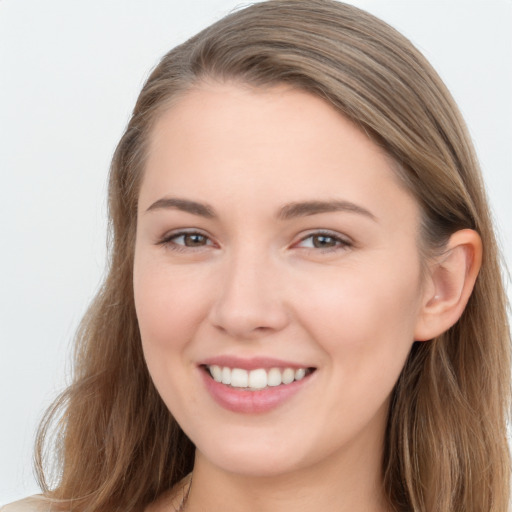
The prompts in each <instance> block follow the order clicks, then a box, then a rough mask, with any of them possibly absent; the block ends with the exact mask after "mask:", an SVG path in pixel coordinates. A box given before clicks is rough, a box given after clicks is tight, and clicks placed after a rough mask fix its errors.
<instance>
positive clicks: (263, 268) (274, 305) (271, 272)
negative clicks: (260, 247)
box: [210, 254, 289, 340]
mask: <svg viewBox="0 0 512 512" xmlns="http://www.w3.org/2000/svg"><path fill="white" fill-rule="evenodd" d="M280 274H282V272H281V273H280V272H279V269H278V268H277V265H276V264H273V263H272V262H271V261H270V258H264V257H257V256H254V255H252V256H249V255H247V254H245V255H243V254H240V255H239V257H236V258H235V257H233V258H231V259H230V260H228V261H225V262H224V267H223V269H222V270H221V275H219V276H218V277H219V279H218V281H217V282H219V283H220V285H219V290H218V293H217V294H216V299H215V301H214V303H213V304H212V307H211V310H210V322H211V323H212V324H213V325H214V326H215V327H216V328H217V329H219V330H221V331H223V332H225V333H226V334H229V335H230V336H231V337H233V338H236V339H240V340H242V339H254V338H258V337H261V336H265V335H268V334H271V333H274V332H277V331H280V330H282V329H284V328H285V327H286V326H287V325H288V323H289V311H288V308H287V305H286V300H285V291H284V289H283V287H282V286H280Z"/></svg>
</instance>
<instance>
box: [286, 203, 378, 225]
mask: <svg viewBox="0 0 512 512" xmlns="http://www.w3.org/2000/svg"><path fill="white" fill-rule="evenodd" d="M330 212H348V213H357V214H360V215H364V216H365V217H369V218H370V219H372V220H374V221H376V220H377V218H376V217H375V215H373V213H371V212H370V211H369V210H367V209H366V208H363V207H362V206H359V205H357V204H354V203H351V202H350V201H339V200H333V201H303V202H297V203H290V204H287V205H285V206H283V207H282V208H281V210H280V211H279V215H278V217H279V218H280V219H282V220H289V219H293V218H295V217H307V216H308V215H316V214H319V213H330Z"/></svg>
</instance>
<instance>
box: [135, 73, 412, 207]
mask: <svg viewBox="0 0 512 512" xmlns="http://www.w3.org/2000/svg"><path fill="white" fill-rule="evenodd" d="M164 194H172V195H185V196H187V197H193V198H194V199H197V200H201V201H206V202H212V201H219V202H220V203H221V204H229V199H232V198H234V197H241V196H247V200H248V203H250V202H251V201H249V199H253V198H255V197H259V198H260V199H261V200H263V199H264V202H266V203H268V202H269V201H270V200H275V202H276V203H278V202H281V203H285V202H290V201H300V200H310V199H312V198H313V199H325V197H327V196H333V195H335V196H340V198H342V199H347V200H351V201H358V202H362V203H367V202H372V201H373V203H374V207H375V208H377V209H378V207H379V205H381V206H384V205H385V204H386V203H387V202H389V200H396V197H395V196H401V199H402V200H407V201H409V202H411V201H412V198H411V197H410V196H409V194H408V193H407V192H406V191H405V189H404V188H403V187H402V185H401V182H400V180H399V178H398V177H397V174H396V172H395V171H394V164H393V162H392V160H391V158H390V157H389V156H388V155H387V154H386V153H385V152H384V151H383V150H382V149H381V148H380V147H379V146H378V145H377V144H375V143H374V142H373V141H372V140H371V139H370V138H369V137H368V136H367V135H366V134H365V133H364V132H363V131H362V130H360V129H359V128H357V127H356V126H355V125H354V124H353V123H352V122H350V121H349V120H348V119H346V118H345V117H343V116H342V115H341V114H340V113H339V112H338V111H337V110H335V109H334V108H333V107H332V106H330V105H329V104H328V103H327V102H326V101H324V100H323V99H321V98H319V97H317V96H314V95H312V94H310V93H307V92H304V91H301V90H297V89H293V88H290V87H288V86H285V85H282V86H276V87H272V88H265V89H257V88H251V87H249V86H244V85H240V84H234V83H230V84H225V83H224V84H220V83H207V84H201V86H198V87H195V88H192V89H191V90H190V91H188V92H187V93H186V94H185V95H184V96H182V97H181V98H179V99H178V100H177V101H176V102H175V103H174V104H173V105H172V106H171V107H170V108H169V109H167V110H166V111H165V112H164V113H163V114H162V115H161V117H160V118H159V119H158V121H157V122H156V123H155V126H154V128H153V131H152V134H151V137H150V144H149V152H148V159H147V164H146V169H145V176H144V179H143V183H142V187H141V195H140V202H141V203H144V204H145V205H146V206H147V205H148V203H149V201H151V200H153V201H154V200H157V199H159V196H162V195H164ZM144 204H141V206H142V207H144Z"/></svg>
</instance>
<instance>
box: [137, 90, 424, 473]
mask: <svg viewBox="0 0 512 512" xmlns="http://www.w3.org/2000/svg"><path fill="white" fill-rule="evenodd" d="M138 215H139V216H138V225H137V241H136V250H135V267H134V287H135V304H136V309H137V315H138V320H139V326H140V332H141V336H142V343H143V348H144V353H145V357H146V360H147V364H148V368H149V371H150V373H151V376H152V378H153V380H154V383H155V385H156V387H157V388H158V391H159V392H160V394H161V396H162V398H163V400H164V402H165V403H166V404H167V406H168V407H169V409H170V410H171V411H172V414H173V415H174V416H175V418H176V419H177V421H178V422H179V424H180V425H181V427H182V428H183V430H184V431H185V432H186V434H187V435H188V436H189V437H190V439H191V440H192V441H193V442H194V444H195V445H196V447H197V450H198V457H199V458H201V459H202V460H204V461H208V463H209V464H211V465H213V466H215V467H217V468H220V469H223V470H227V471H230V472H236V473H244V474H248V475H249V474H250V475H269V474H277V473H286V472H289V471H293V470H299V469H304V468H306V467H311V466H312V465H318V464H319V463H331V462H337V461H341V460H344V461H345V462H347V461H348V462H350V463H352V464H353V465H354V468H355V467H357V466H358V465H360V464H368V463H369V462H370V461H373V462H376V463H377V464H378V461H380V457H381V448H382V440H383V433H384V428H385V423H386V413H387V409H388V402H389V396H390V393H391V391H392V388H393V386H394V384H395V383H396V380H397V378H398V376H399V374H400V371H401V369H402V367H403V365H404V362H405V359H406V357H407V355H408V353H409V350H410V348H411V345H412V343H413V340H414V333H415V328H416V325H417V322H418V318H419V314H420V310H421V306H422V293H421V289H422V287H421V277H420V276H421V265H420V256H419V251H418V245H417V241H418V230H419V209H418V206H417V204H416V202H415V200H414V199H413V198H412V197H411V196H410V195H409V194H408V193H407V192H406V191H405V189H404V188H403V187H402V186H401V185H400V183H399V181H398V178H397V177H396V176H395V173H394V171H393V169H392V164H391V163H390V161H389V159H388V158H387V157H386V156H385V155H384V153H383V152H382V151H381V150H380V149H379V148H378V147H377V145H375V144H374V143H373V142H372V141H371V140H370V139H369V138H368V137H367V136H366V135H365V134H364V133H363V132H362V131H360V130H359V129H357V128H355V127H354V125H352V124H351V123H350V122H349V121H347V120H346V119H345V118H343V117H342V116H341V115H340V114H339V113H338V112H336V111H335V110H334V109H333V108H332V107H330V106H329V105H328V104H327V103H325V102H324V101H322V100H321V99H319V98H317V97H315V96H312V95H310V94H308V93H305V92H300V91H296V90H292V89H289V88H286V87H284V86H282V87H276V88H272V89H267V90H254V89H251V88H249V87H245V86H240V85H236V84H206V85H202V86H201V87H198V88H195V89H193V90H192V91H190V92H188V93H187V94H186V95H185V96H184V97H182V98H181V99H180V100H179V101H178V102H177V103H176V104H175V105H174V106H172V107H171V108H170V109H169V110H168V111H167V112H166V113H165V114H164V115H163V116H162V117H161V118H160V119H159V121H158V123H157V124H156V126H155V127H154V131H153V134H152V139H151V144H150V148H149V153H148V160H147V166H146V169H145V175H144V178H143V181H142V185H141V190H140V199H139V214H138ZM219 380H220V382H219ZM229 382H231V384H229Z"/></svg>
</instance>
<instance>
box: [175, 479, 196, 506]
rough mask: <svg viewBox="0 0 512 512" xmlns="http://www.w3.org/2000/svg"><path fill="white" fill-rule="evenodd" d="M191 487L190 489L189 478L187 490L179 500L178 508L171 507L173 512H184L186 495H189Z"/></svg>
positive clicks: (190, 482)
mask: <svg viewBox="0 0 512 512" xmlns="http://www.w3.org/2000/svg"><path fill="white" fill-rule="evenodd" d="M191 487H192V476H190V481H189V482H188V486H187V490H186V491H185V492H184V493H183V497H182V498H181V503H180V506H179V507H178V508H177V509H176V508H175V507H173V508H174V510H175V512H183V511H184V510H185V506H186V504H187V501H188V495H189V494H190V488H191Z"/></svg>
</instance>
